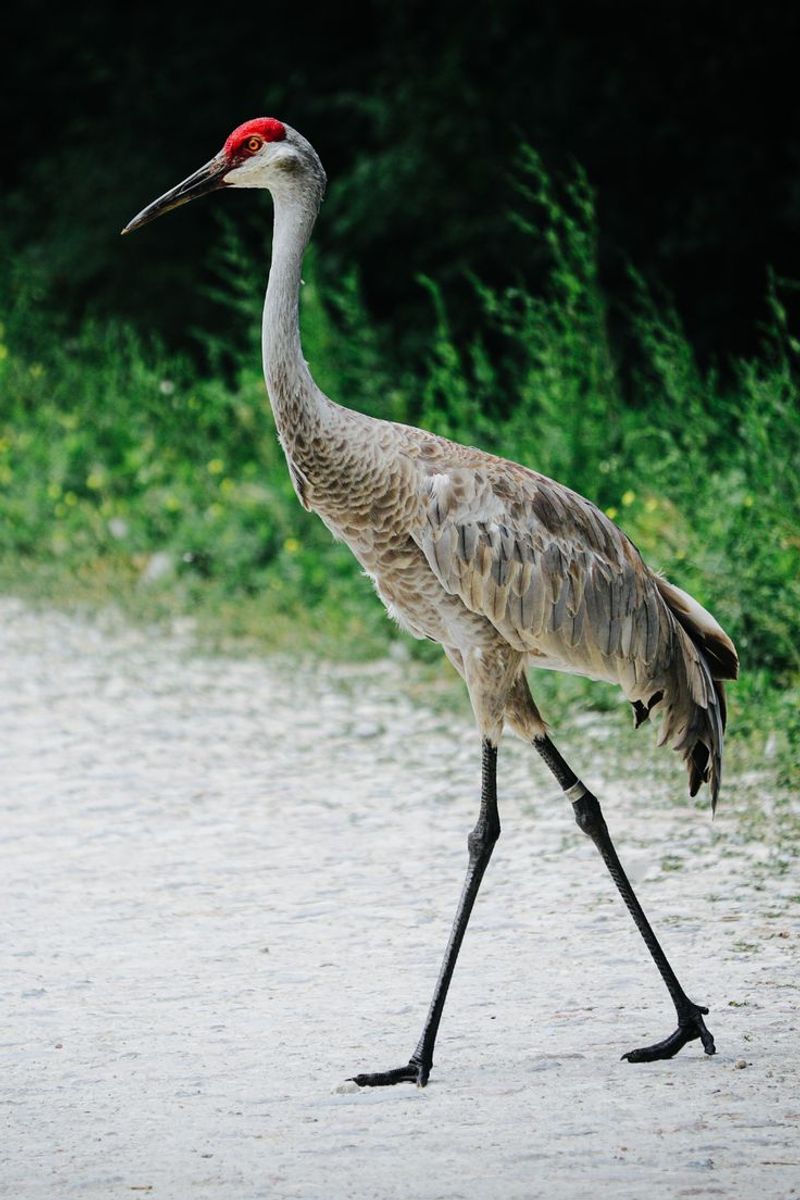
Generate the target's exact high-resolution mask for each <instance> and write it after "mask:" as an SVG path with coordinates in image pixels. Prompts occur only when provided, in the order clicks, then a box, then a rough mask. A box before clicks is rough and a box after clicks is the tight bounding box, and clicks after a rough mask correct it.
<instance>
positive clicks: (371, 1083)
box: [348, 1058, 433, 1088]
mask: <svg viewBox="0 0 800 1200" xmlns="http://www.w3.org/2000/svg"><path fill="white" fill-rule="evenodd" d="M432 1065H433V1064H432V1063H423V1062H420V1060H419V1059H417V1058H412V1059H410V1061H409V1063H408V1065H407V1066H405V1067H396V1068H395V1069H394V1070H393V1071H375V1072H374V1073H373V1074H370V1075H353V1076H351V1078H350V1079H349V1080H348V1082H349V1083H357V1084H358V1086H359V1087H388V1086H389V1085H390V1084H393V1083H415V1084H416V1085H417V1087H421V1088H423V1087H425V1085H426V1083H427V1082H428V1076H429V1075H430V1073H431V1066H432Z"/></svg>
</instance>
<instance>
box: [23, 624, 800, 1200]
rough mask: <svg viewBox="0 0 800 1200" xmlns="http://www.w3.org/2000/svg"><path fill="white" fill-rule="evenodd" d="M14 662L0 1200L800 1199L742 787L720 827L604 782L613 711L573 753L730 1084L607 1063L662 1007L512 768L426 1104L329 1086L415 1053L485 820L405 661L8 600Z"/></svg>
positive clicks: (550, 795)
mask: <svg viewBox="0 0 800 1200" xmlns="http://www.w3.org/2000/svg"><path fill="white" fill-rule="evenodd" d="M0 639H1V641H2V645H0V697H2V700H1V701H0V706H1V707H2V715H1V719H0V729H2V735H1V736H0V778H1V779H2V791H1V793H0V804H1V806H2V822H1V823H0V923H1V925H0V933H1V944H0V991H2V1004H3V1011H4V1016H3V1021H2V1032H1V1033H0V1042H2V1071H1V1072H0V1104H1V1105H2V1115H3V1133H2V1143H1V1144H0V1194H2V1195H3V1196H8V1197H13V1198H14V1200H28V1198H34V1197H35V1198H37V1200H38V1198H39V1197H58V1198H61V1197H65V1198H66V1197H73V1196H74V1197H80V1198H81V1200H107V1198H110V1200H117V1198H120V1197H128V1198H133V1197H136V1196H152V1197H154V1198H155V1197H157V1198H163V1200H173V1198H175V1200H181V1198H183V1197H193V1198H194V1197H198V1198H201V1197H202V1198H206V1197H207V1198H208V1200H229V1198H230V1200H250V1198H256V1197H258V1198H262V1197H263V1198H270V1200H272V1198H276V1200H282V1198H284V1197H285V1198H286V1200H290V1198H291V1200H295V1198H303V1200H307V1198H308V1200H312V1198H314V1200H316V1198H320V1200H339V1198H340V1197H341V1198H345V1197H346V1198H354V1200H361V1198H364V1200H366V1198H370V1200H373V1198H374V1200H384V1198H387V1200H388V1198H390V1197H391V1198H397V1200H456V1198H458V1200H462V1198H463V1200H489V1198H492V1200H494V1198H495V1197H497V1198H498V1200H523V1198H524V1200H529V1198H534V1197H543V1198H544V1197H546V1198H547V1200H579V1198H583V1197H588V1196H598V1197H602V1198H603V1200H622V1198H627V1197H630V1198H631V1200H642V1198H643V1197H644V1198H646V1200H662V1198H663V1200H667V1198H669V1200H672V1198H674V1197H682V1196H708V1197H716V1196H726V1197H727V1196H730V1197H737V1200H750V1198H751V1197H754V1198H755V1197H757V1198H758V1200H772V1198H781V1200H788V1198H789V1197H790V1196H800V1071H798V1066H800V986H798V985H800V972H798V944H799V941H798V939H799V938H800V922H799V921H798V917H799V916H800V903H798V900H799V899H800V897H798V893H800V881H798V874H797V869H796V868H797V859H796V858H794V859H793V858H792V848H791V847H786V846H782V845H781V844H780V840H779V832H776V831H778V825H777V824H776V821H775V818H774V813H773V809H772V799H771V797H770V796H769V794H768V792H767V791H766V790H764V791H763V794H762V792H761V791H760V790H759V785H758V783H757V782H756V784H753V783H752V781H751V782H750V784H749V786H748V789H747V799H746V801H745V799H743V798H742V797H741V795H740V792H743V791H744V790H745V789H744V786H743V785H742V787H741V788H739V787H737V780H736V779H735V778H729V779H728V786H727V788H726V790H725V792H724V795H723V800H722V806H721V809H720V813H719V815H718V818H717V820H716V822H715V823H714V824H713V825H712V823H711V820H710V817H709V816H708V815H707V813H706V812H705V811H698V810H697V809H696V808H695V807H694V806H692V805H685V804H682V803H675V800H676V799H678V798H680V797H681V795H682V794H683V788H684V779H683V773H682V769H681V768H680V766H679V764H678V763H677V761H676V762H674V763H673V762H672V761H670V760H669V759H668V756H666V755H665V752H664V751H661V752H659V755H658V762H659V763H661V764H662V766H663V771H662V770H661V769H660V768H659V774H658V776H657V780H656V783H655V784H654V785H653V787H652V789H648V787H647V786H646V784H645V782H644V779H643V778H640V779H639V780H638V781H637V782H635V785H634V784H631V783H630V782H628V783H627V784H626V785H625V786H622V785H621V783H620V777H619V771H618V767H617V766H614V765H613V754H612V753H611V752H610V751H609V748H608V747H609V740H608V733H609V726H610V725H611V726H612V727H613V726H614V723H618V718H617V717H615V716H614V715H613V714H612V715H611V716H610V717H597V716H593V717H592V718H591V719H587V720H586V721H585V723H584V726H583V729H582V731H580V736H578V732H579V731H576V730H575V729H573V730H572V731H571V732H570V735H569V738H568V744H566V743H565V744H564V747H563V748H564V750H565V752H567V756H568V757H570V758H572V759H575V764H574V765H575V766H576V768H577V769H578V770H579V771H581V773H582V774H583V776H584V778H585V779H586V781H587V782H588V783H590V784H592V785H594V786H595V790H596V791H597V792H598V794H599V796H600V799H601V802H602V803H603V805H604V810H605V813H606V816H607V819H608V822H609V826H610V828H611V832H612V835H614V836H615V838H616V840H617V845H618V849H619V851H620V855H621V857H622V860H623V863H625V864H626V865H627V866H628V867H629V869H630V874H631V876H632V878H633V879H634V882H635V884H636V886H637V887H638V888H640V896H641V899H642V902H643V904H644V906H645V908H646V910H647V911H648V913H649V914H650V916H651V918H652V920H653V923H654V925H655V926H656V929H657V931H658V932H659V933H660V934H661V935H663V942H664V944H665V948H666V950H667V953H668V954H669V955H670V956H671V958H672V961H673V963H674V965H675V968H676V970H677V972H678V974H679V976H680V977H681V979H682V981H683V982H684V985H685V987H686V989H687V991H688V992H689V994H690V995H691V996H692V997H693V998H694V999H696V1000H698V1001H699V1002H701V1003H707V1004H708V1005H709V1006H710V1008H711V1015H710V1016H709V1018H708V1025H709V1028H710V1029H711V1030H712V1032H713V1033H714V1035H715V1037H716V1039H717V1044H718V1048H719V1053H718V1054H717V1056H716V1057H714V1058H706V1057H705V1056H704V1055H703V1054H702V1053H701V1051H700V1049H699V1044H697V1043H695V1044H694V1045H692V1046H690V1047H687V1048H686V1049H685V1050H684V1051H683V1052H682V1053H681V1054H680V1055H679V1057H677V1058H676V1059H674V1060H672V1061H671V1062H669V1063H663V1064H655V1065H643V1066H631V1065H628V1064H627V1063H624V1062H620V1060H619V1056H620V1054H621V1053H622V1051H624V1050H626V1049H630V1048H631V1047H633V1046H636V1045H641V1044H643V1043H645V1042H647V1041H652V1040H655V1039H657V1038H660V1037H663V1036H665V1035H666V1034H667V1033H668V1032H670V1030H671V1029H672V1028H673V1024H674V1021H673V1015H674V1014H673V1012H672V1010H671V1005H670V1003H669V1000H668V997H667V995H666V992H665V991H664V989H663V986H662V984H661V982H660V980H659V978H658V976H657V974H656V972H655V970H654V968H653V967H652V964H651V963H650V961H649V959H648V957H647V954H646V951H645V949H644V946H643V945H642V943H641V941H640V939H639V936H638V934H637V933H636V931H635V929H634V927H633V925H632V923H631V921H630V919H629V917H628V915H627V913H626V912H625V910H624V909H623V907H622V905H621V903H620V901H619V899H618V897H617V895H616V892H615V890H614V888H613V884H612V883H611V881H610V879H609V878H608V877H607V875H606V873H605V869H604V867H603V865H602V862H601V861H600V859H599V857H598V856H597V854H596V852H595V851H594V849H593V847H592V845H591V843H590V842H588V840H586V839H584V838H583V837H582V835H581V834H580V833H579V832H578V830H577V829H576V827H575V826H574V824H573V823H572V819H571V813H570V811H569V807H568V805H566V804H565V803H564V801H563V800H562V799H561V798H560V797H559V796H558V793H557V789H555V788H554V786H553V785H552V783H551V782H550V781H549V777H548V776H547V775H546V773H545V772H544V769H543V767H542V764H541V763H540V762H539V761H538V758H537V756H536V755H535V754H534V753H533V752H532V751H531V750H529V749H528V748H526V747H524V746H521V745H519V744H515V743H513V742H512V741H511V739H509V740H508V741H507V742H505V743H504V744H503V749H502V754H501V760H500V802H501V818H502V821H503V836H502V838H501V840H500V842H499V843H498V846H497V849H496V851H495V856H494V858H493V860H492V863H491V865H490V867H489V870H488V872H487V876H486V880H485V883H484V888H483V890H482V892H481V895H480V897H479V900H478V904H477V906H476V910H475V915H474V918H473V923H472V925H471V927H470V930H469V933H468V935H467V938H466V941H465V944H464V949H463V952H462V956H461V959H460V961H459V964H458V968H457V971H456V975H455V979H454V982H453V986H452V989H451V994H450V998H449V1002H448V1006H447V1008H446V1010H445V1017H444V1021H443V1024H442V1030H441V1035H440V1039H439V1044H438V1047H437V1053H436V1057H435V1066H434V1072H433V1075H432V1078H431V1083H430V1086H429V1087H428V1088H427V1089H425V1090H423V1091H420V1090H417V1089H415V1088H411V1087H409V1086H400V1087H396V1088H390V1089H385V1090H377V1091H365V1092H362V1093H352V1092H348V1091H336V1088H337V1086H338V1085H340V1084H341V1083H342V1081H343V1080H344V1079H345V1077H346V1076H348V1075H350V1074H353V1073H354V1072H356V1071H360V1070H370V1069H379V1068H386V1067H390V1066H397V1065H400V1063H401V1062H403V1061H405V1060H406V1058H407V1056H408V1054H409V1053H410V1051H411V1050H412V1049H413V1047H414V1044H415V1042H416V1038H417V1035H418V1032H419V1028H420V1024H421V1020H422V1017H423V1015H424V1012H425V1009H426V1006H427V1003H428V999H429V996H430V991H431V988H432V985H433V982H434V979H435V976H436V972H437V970H438V965H439V959H440V955H441V952H442V950H443V947H444V942H445V940H446V936H447V931H448V928H449V923H450V920H451V917H452V914H453V911H454V908H455V902H456V898H457V894H458V891H459V888H460V884H461V880H462V877H463V871H464V866H465V862H466V849H465V843H466V835H467V832H468V830H469V829H470V827H471V825H472V823H473V820H474V815H475V809H476V803H477V783H478V774H479V745H478V741H477V738H476V734H475V732H474V730H473V728H472V727H471V725H470V723H469V721H468V719H467V718H466V717H465V716H464V715H463V713H460V714H458V715H456V716H454V715H453V714H452V713H451V712H449V711H447V710H445V711H440V709H441V706H439V710H437V711H434V710H432V709H430V708H429V707H426V706H425V704H424V702H420V701H419V700H418V699H414V700H413V701H412V698H411V697H410V695H409V691H408V688H407V687H406V686H405V682H404V675H405V674H407V671H408V669H407V668H404V667H403V665H402V664H400V663H397V662H387V663H382V664H379V665H377V666H373V667H367V668H352V669H347V668H334V667H330V666H322V667H319V668H317V669H313V670H312V669H310V668H309V667H297V666H289V665H288V664H286V663H281V662H274V661H271V660H259V659H253V658H236V657H224V656H218V657H215V656H211V655H203V654H200V653H197V652H195V651H194V650H193V647H192V645H191V639H190V638H189V636H188V635H186V634H184V635H183V636H179V635H175V636H164V635H157V634H152V633H151V634H148V633H146V632H145V631H142V630H133V629H128V628H126V627H124V626H123V625H122V624H120V623H117V622H113V621H112V622H109V621H107V620H106V621H103V620H94V621H90V620H88V619H79V618H77V617H74V616H65V615H63V614H59V613H55V612H49V611H44V612H35V611H31V610H30V609H28V608H26V607H25V606H23V605H22V604H20V603H19V602H17V601H13V600H3V601H0ZM556 740H557V741H562V742H563V739H559V738H558V734H557V731H556ZM645 741H646V744H645V745H643V749H642V754H643V756H644V758H643V761H644V762H645V763H646V764H647V763H651V762H654V761H655V760H656V752H654V751H651V745H650V743H651V739H645ZM662 760H663V761H662ZM648 791H650V795H649V798H648ZM745 808H746V809H747V812H745V811H744V810H745ZM754 811H755V817H754ZM748 813H749V816H748ZM754 819H755V820H756V824H755V825H754V824H753V821H754ZM754 828H757V830H758V833H759V837H758V840H756V839H753V838H749V837H748V831H749V832H750V833H752V831H753V829H754ZM794 853H795V854H796V853H797V847H796V846H795V847H794ZM737 1062H740V1063H741V1062H744V1063H746V1064H747V1065H746V1066H745V1067H737V1066H736V1064H737Z"/></svg>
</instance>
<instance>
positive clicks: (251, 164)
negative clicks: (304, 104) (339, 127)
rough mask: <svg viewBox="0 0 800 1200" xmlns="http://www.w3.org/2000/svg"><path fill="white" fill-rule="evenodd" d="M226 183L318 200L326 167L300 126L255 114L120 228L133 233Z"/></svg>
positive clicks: (320, 196) (275, 193) (226, 185)
mask: <svg viewBox="0 0 800 1200" xmlns="http://www.w3.org/2000/svg"><path fill="white" fill-rule="evenodd" d="M226 187H243V188H244V187H246V188H268V189H269V190H270V191H271V192H272V193H273V195H277V194H278V193H280V192H292V193H293V194H295V195H297V194H299V195H300V196H303V197H306V198H307V199H309V200H310V202H312V203H315V204H319V202H320V200H321V199H322V194H323V192H324V191H325V171H324V170H323V167H322V163H321V162H320V161H319V158H318V157H317V153H316V151H315V150H314V147H313V146H312V145H311V143H310V142H307V141H306V139H305V138H304V137H303V136H302V134H299V133H298V132H297V130H296V129H292V128H291V126H289V125H284V123H283V122H282V121H277V120H275V118H274V117H256V118H255V119H254V120H252V121H245V123H244V124H243V125H239V126H237V128H236V129H234V131H233V133H231V134H230V135H229V136H228V137H227V138H226V139H225V144H224V145H223V147H222V149H221V150H220V151H219V152H218V153H217V154H215V155H214V157H213V158H212V159H210V160H209V161H208V162H207V163H206V164H205V166H202V167H201V168H200V170H199V171H195V172H194V174H193V175H190V176H189V177H188V178H187V179H184V180H183V182H182V183H179V184H178V186H177V187H174V188H171V189H170V190H169V191H168V192H165V193H164V195H163V196H159V198H158V200H154V201H153V203H152V204H148V206H147V208H143V209H142V211H141V212H140V213H139V214H138V215H137V216H135V217H134V218H133V220H132V221H129V222H128V224H127V225H126V226H125V228H124V229H123V230H122V232H123V233H133V231H134V229H139V228H141V226H142V225H146V224H147V223H148V221H153V220H155V218H156V217H160V216H161V215H162V214H163V213H166V212H169V211H170V210H171V209H173V208H178V207H179V205H181V204H187V203H188V202H189V201H190V200H195V199H196V198H197V197H198V196H205V195H206V194H207V193H208V192H215V191H217V190H218V189H219V188H226Z"/></svg>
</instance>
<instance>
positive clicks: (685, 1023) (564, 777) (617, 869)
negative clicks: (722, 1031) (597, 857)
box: [533, 735, 715, 1063]
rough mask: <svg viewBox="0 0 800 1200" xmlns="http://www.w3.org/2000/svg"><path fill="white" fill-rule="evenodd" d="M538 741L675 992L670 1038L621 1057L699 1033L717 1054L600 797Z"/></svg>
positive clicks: (662, 1052) (678, 1044)
mask: <svg viewBox="0 0 800 1200" xmlns="http://www.w3.org/2000/svg"><path fill="white" fill-rule="evenodd" d="M533 744H534V746H535V747H536V749H537V750H538V751H539V753H540V754H541V756H542V758H543V759H544V761H545V762H546V763H547V765H548V767H549V768H550V770H551V771H552V772H553V774H554V775H555V777H556V779H557V780H558V782H559V784H560V785H561V787H562V788H563V790H564V793H565V795H566V796H567V797H568V798H569V799H570V800H571V801H572V807H573V810H574V812H575V820H576V821H577V823H578V827H579V828H580V829H581V830H583V832H584V833H585V834H587V835H588V836H589V837H590V838H591V839H592V841H593V842H594V844H595V846H597V849H598V850H599V851H600V853H601V854H602V856H603V861H604V862H605V864H606V866H607V867H608V870H609V872H610V874H611V878H612V879H613V880H614V883H615V884H616V885H617V888H618V889H619V893H620V895H621V896H622V899H623V900H624V901H625V904H626V906H627V909H628V912H629V913H630V914H631V916H632V917H633V919H634V921H635V923H636V928H637V929H638V930H639V932H640V933H641V935H642V937H643V938H644V941H645V945H646V946H647V949H648V950H649V951H650V953H651V955H652V956H653V961H654V962H655V964H656V966H657V967H658V970H659V973H660V975H661V978H662V979H663V980H664V983H665V984H666V985H667V990H668V992H669V994H670V996H671V997H672V1002H673V1004H674V1005H675V1011H676V1012H677V1014H678V1028H677V1029H676V1030H675V1032H674V1033H671V1034H670V1035H669V1037H667V1038H664V1040H663V1041H662V1042H656V1043H655V1044H654V1045H652V1046H643V1047H642V1048H641V1049H639V1050H630V1051H629V1052H628V1053H627V1054H623V1056H622V1057H623V1058H625V1059H627V1060H628V1062H633V1063H636V1062H652V1061H654V1060H655V1059H659V1058H672V1056H673V1055H674V1054H677V1053H678V1051H679V1050H680V1049H681V1048H682V1047H683V1046H685V1045H686V1043H687V1042H691V1041H693V1040H694V1039H695V1038H700V1040H701V1042H702V1043H703V1049H704V1050H705V1052H706V1054H714V1053H715V1046H714V1039H713V1037H712V1036H711V1034H710V1033H709V1032H708V1030H707V1029H706V1027H705V1023H704V1021H703V1017H704V1015H705V1014H707V1013H708V1009H707V1008H701V1006H700V1005H699V1004H694V1003H693V1001H691V1000H690V999H689V997H688V996H687V995H686V992H685V991H684V990H683V988H682V987H681V985H680V983H679V982H678V978H677V976H676V974H675V972H674V971H673V969H672V967H671V966H670V965H669V962H668V961H667V956H666V955H665V953H664V951H663V950H662V949H661V946H660V945H659V942H658V939H657V938H656V935H655V934H654V933H653V930H652V928H651V927H650V923H649V921H648V920H647V917H646V916H645V915H644V911H643V909H642V906H641V905H640V903H639V901H638V900H637V898H636V895H635V893H634V890H633V888H632V887H631V884H630V881H629V879H628V877H627V875H626V874H625V872H624V871H623V869H622V865H621V863H620V861H619V858H618V857H617V852H616V850H615V849H614V843H613V842H612V841H611V837H610V835H609V832H608V828H607V827H606V823H605V820H604V819H603V814H602V812H601V810H600V805H599V803H598V801H597V798H596V797H595V796H593V795H592V793H591V792H590V791H589V790H588V789H587V788H586V787H584V785H583V784H582V783H581V781H580V780H579V779H578V777H577V775H575V773H574V772H573V771H572V770H571V768H570V767H569V766H568V765H567V763H566V762H565V761H564V759H563V758H562V757H561V755H560V754H559V752H558V750H556V748H555V746H554V745H553V743H552V742H551V741H550V738H549V737H547V736H546V735H545V736H543V737H539V738H535V739H534V742H533Z"/></svg>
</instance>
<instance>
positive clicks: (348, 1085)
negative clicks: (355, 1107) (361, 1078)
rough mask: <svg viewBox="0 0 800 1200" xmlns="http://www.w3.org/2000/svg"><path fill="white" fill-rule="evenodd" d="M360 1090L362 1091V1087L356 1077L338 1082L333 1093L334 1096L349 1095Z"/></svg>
mask: <svg viewBox="0 0 800 1200" xmlns="http://www.w3.org/2000/svg"><path fill="white" fill-rule="evenodd" d="M360 1091H361V1088H360V1087H359V1086H358V1084H357V1083H356V1081H355V1079H346V1080H345V1081H344V1083H337V1085H336V1087H335V1088H333V1089H332V1095H334V1096H349V1095H351V1094H352V1093H353V1092H360Z"/></svg>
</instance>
